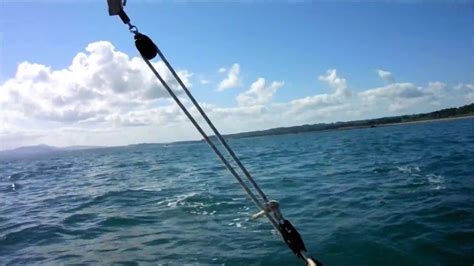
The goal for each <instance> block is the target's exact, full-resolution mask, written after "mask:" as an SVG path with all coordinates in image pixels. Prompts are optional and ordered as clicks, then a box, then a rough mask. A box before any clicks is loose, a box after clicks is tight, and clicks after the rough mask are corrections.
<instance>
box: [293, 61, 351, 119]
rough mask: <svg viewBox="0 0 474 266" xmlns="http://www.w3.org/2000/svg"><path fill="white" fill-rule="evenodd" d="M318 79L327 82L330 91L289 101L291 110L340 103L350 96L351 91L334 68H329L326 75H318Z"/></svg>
mask: <svg viewBox="0 0 474 266" xmlns="http://www.w3.org/2000/svg"><path fill="white" fill-rule="evenodd" d="M318 79H319V80H320V81H323V82H325V83H327V84H328V85H329V86H330V87H331V88H332V89H333V92H332V93H322V94H316V95H313V96H308V97H304V98H300V99H296V100H293V101H291V102H290V104H291V105H292V109H293V111H297V110H299V109H302V108H310V107H312V108H317V107H327V106H330V105H338V104H342V103H343V102H344V101H346V100H347V99H349V98H350V97H351V91H350V90H349V89H348V88H347V82H346V79H344V78H340V77H338V76H337V71H336V70H335V69H330V70H328V71H327V72H326V75H322V76H319V77H318Z"/></svg>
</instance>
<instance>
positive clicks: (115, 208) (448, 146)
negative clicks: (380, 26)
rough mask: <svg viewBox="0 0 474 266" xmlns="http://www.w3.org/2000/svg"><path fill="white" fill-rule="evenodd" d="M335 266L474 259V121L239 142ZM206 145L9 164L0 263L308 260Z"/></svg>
mask: <svg viewBox="0 0 474 266" xmlns="http://www.w3.org/2000/svg"><path fill="white" fill-rule="evenodd" d="M229 144H230V146H231V147H233V148H234V150H235V152H236V153H237V154H238V156H239V157H240V158H241V159H242V161H243V163H244V164H245V165H246V166H247V168H248V169H249V171H250V172H251V173H252V175H253V176H254V177H255V179H256V180H257V182H258V183H259V184H260V186H261V188H262V189H263V190H264V191H265V193H266V194H267V195H268V196H269V198H271V199H275V200H278V201H279V202H280V205H281V211H282V213H283V214H284V216H285V217H286V218H287V219H288V220H290V221H291V222H292V223H293V225H294V226H295V227H296V228H297V229H298V231H299V233H300V234H301V236H302V237H303V239H304V241H305V244H306V247H307V249H308V253H309V255H311V256H313V257H314V258H316V259H318V260H320V261H321V262H323V263H324V264H325V265H351V266H355V265H397V266H398V265H473V263H474V119H459V120H449V121H434V122H427V123H415V124H404V125H395V126H383V127H375V128H363V129H353V130H339V131H327V132H311V133H302V134H289V135H278V136H264V137H255V138H246V139H229ZM255 212H257V209H256V208H255V207H254V205H253V204H252V203H251V201H250V200H249V198H248V197H247V196H246V194H245V193H244V192H243V190H242V189H241V187H240V186H239V185H238V183H237V182H236V180H234V179H233V177H232V176H231V175H230V174H229V173H228V172H227V170H226V169H225V168H224V167H223V165H222V163H221V162H220V161H219V160H217V159H216V157H215V155H214V154H213V153H212V151H211V149H210V148H209V147H208V146H207V145H206V143H204V142H199V141H198V142H194V143H175V144H143V145H133V146H126V147H113V148H101V149H92V150H80V151H68V152H59V153H53V154H48V155H41V156H36V157H35V156H32V157H28V158H23V159H18V158H16V159H8V158H3V159H2V160H1V161H0V264H2V265H4V264H7V265H9V264H12V265H13V264H53V265H57V264H61V265H63V264H86V265H91V264H92V265H97V264H100V265H103V264H113V265H137V264H140V265H304V263H303V262H302V261H301V260H299V259H297V258H296V257H295V256H294V254H293V253H292V252H291V251H290V250H289V249H288V247H287V246H286V245H285V244H284V243H283V241H282V240H281V237H280V236H279V235H278V234H277V233H276V232H275V230H273V228H272V226H271V225H270V224H269V223H268V221H267V220H266V219H265V218H261V219H258V220H252V219H250V216H251V215H252V214H254V213H255Z"/></svg>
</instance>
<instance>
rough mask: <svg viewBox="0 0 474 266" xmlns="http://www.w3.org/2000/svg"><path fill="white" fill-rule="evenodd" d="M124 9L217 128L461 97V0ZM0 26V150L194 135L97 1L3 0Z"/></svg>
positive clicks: (471, 55)
mask: <svg viewBox="0 0 474 266" xmlns="http://www.w3.org/2000/svg"><path fill="white" fill-rule="evenodd" d="M126 11H127V13H128V15H129V16H130V18H131V19H132V23H133V24H134V25H136V26H137V27H138V29H139V30H140V32H143V33H145V34H147V35H148V36H150V37H151V38H152V39H153V40H154V42H155V43H156V44H157V45H158V46H159V47H160V49H161V50H162V51H163V53H164V54H165V55H166V56H167V58H168V60H169V61H170V62H171V64H172V65H173V66H174V67H175V68H176V69H177V70H178V73H179V75H180V77H181V78H182V79H183V80H184V82H185V83H186V84H187V85H188V86H189V88H190V89H191V91H192V93H193V94H194V95H195V97H196V98H197V100H198V101H199V103H200V104H201V105H202V106H203V108H204V109H205V111H206V112H207V113H208V115H209V117H210V118H211V119H212V120H213V121H214V122H215V124H216V126H217V127H218V128H219V129H220V131H221V132H222V133H236V132H243V131H250V130H259V129H268V128H273V127H281V126H293V125H302V124H314V123H328V122H337V121H350V120H358V119H368V118H377V117H383V116H394V115H401V114H413V113H420V112H430V111H435V110H438V109H442V108H447V107H458V106H462V105H465V104H470V103H472V102H474V67H473V64H474V49H473V48H474V34H473V33H474V27H473V25H474V5H473V4H472V2H469V1H432V2H427V1H381V2H373V1H370V2H364V1H335V2H330V1H321V2H318V1H284V2H283V1H251V0H246V1H231V2H218V1H153V0H130V1H128V3H127V6H126ZM0 26H1V29H0V110H1V112H0V150H5V149H11V148H15V147H19V146H25V145H36V144H48V145H54V146H69V145H101V146H116V145H127V144H134V143H150V142H171V141H179V140H191V139H200V138H201V137H200V136H199V135H198V133H197V132H196V130H195V129H194V128H193V127H192V125H191V124H190V123H189V122H188V121H187V120H186V118H185V117H184V115H183V114H182V112H181V111H180V110H179V108H178V107H177V106H176V104H175V103H174V102H173V101H172V100H171V98H170V97H169V96H168V95H167V94H166V92H165V91H164V88H163V87H162V86H161V85H160V84H159V83H158V81H157V80H156V79H155V78H154V76H153V75H152V73H151V72H150V70H149V69H147V67H146V65H145V64H144V62H143V61H142V60H141V58H140V57H139V54H138V52H137V50H136V48H135V46H134V41H133V35H132V34H131V33H129V32H128V30H127V27H126V26H125V25H124V24H122V22H121V21H120V19H119V18H118V17H117V16H113V17H111V16H109V15H108V13H107V4H106V1H105V0H97V1H95V0H88V1H73V0H36V1H35V0H30V1H22V0H15V1H13V0H3V1H1V2H0ZM153 64H154V65H155V66H156V68H157V69H158V71H159V72H160V73H161V74H163V76H164V78H165V80H166V81H168V82H169V83H170V84H171V87H172V88H173V89H174V90H175V91H176V92H177V94H178V95H179V97H180V98H181V99H182V100H183V101H184V103H185V104H186V106H188V107H189V108H190V110H191V112H192V113H193V114H195V115H197V111H196V109H195V108H193V107H192V106H191V104H190V102H189V101H188V100H186V98H185V95H184V94H183V93H182V91H181V90H180V89H179V87H178V86H177V83H176V81H174V80H173V79H172V77H171V75H170V73H169V72H168V71H167V70H166V68H165V66H164V64H163V62H161V61H159V60H158V59H154V60H153ZM199 121H201V122H202V120H199ZM207 132H210V131H207Z"/></svg>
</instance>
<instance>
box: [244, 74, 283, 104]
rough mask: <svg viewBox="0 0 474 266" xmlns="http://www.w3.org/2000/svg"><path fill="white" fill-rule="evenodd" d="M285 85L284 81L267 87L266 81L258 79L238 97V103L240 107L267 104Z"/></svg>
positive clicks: (275, 82)
mask: <svg viewBox="0 0 474 266" xmlns="http://www.w3.org/2000/svg"><path fill="white" fill-rule="evenodd" d="M284 84H285V83H284V82H283V81H274V82H272V84H271V85H270V86H266V84H265V79H264V78H258V79H257V80H256V81H255V82H254V83H252V85H251V86H250V88H249V89H248V90H247V91H245V92H243V93H241V94H239V95H237V97H236V100H237V103H238V104H239V105H240V106H250V105H261V104H266V103H268V102H270V100H271V99H272V97H273V95H274V94H275V93H276V91H277V90H278V89H280V88H281V87H283V85H284Z"/></svg>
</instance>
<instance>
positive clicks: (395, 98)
mask: <svg viewBox="0 0 474 266" xmlns="http://www.w3.org/2000/svg"><path fill="white" fill-rule="evenodd" d="M445 89H446V84H444V83H442V82H430V83H428V85H427V86H425V87H422V86H416V85H415V84H413V83H409V82H407V83H392V84H388V85H386V86H383V87H379V88H374V89H369V90H366V91H363V92H360V93H359V97H360V98H361V99H362V100H363V101H364V102H365V103H368V104H372V105H377V104H379V105H384V106H386V107H387V110H389V111H392V112H398V111H404V110H408V109H410V108H412V107H414V106H417V105H420V104H424V105H436V104H438V100H439V98H440V97H442V96H443V95H444V93H445Z"/></svg>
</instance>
